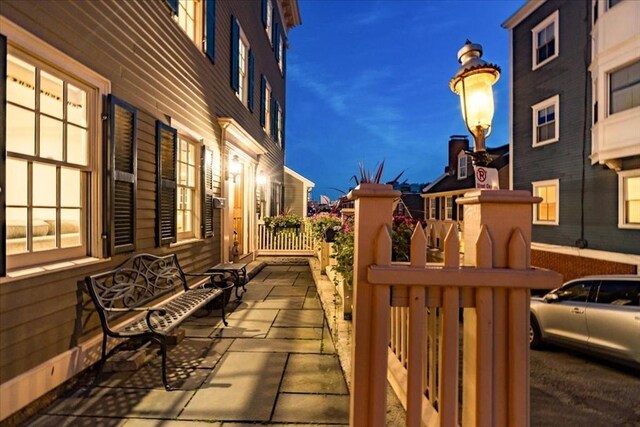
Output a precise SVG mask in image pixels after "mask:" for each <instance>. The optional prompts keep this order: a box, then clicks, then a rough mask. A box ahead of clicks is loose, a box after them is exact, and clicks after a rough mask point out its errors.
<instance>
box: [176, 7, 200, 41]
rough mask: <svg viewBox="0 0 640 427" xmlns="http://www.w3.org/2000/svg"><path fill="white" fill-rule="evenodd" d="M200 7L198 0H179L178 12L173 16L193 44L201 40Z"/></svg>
mask: <svg viewBox="0 0 640 427" xmlns="http://www.w3.org/2000/svg"><path fill="white" fill-rule="evenodd" d="M201 9H202V7H201V5H200V1H199V0H180V1H179V2H178V14H177V16H176V17H175V18H176V20H177V21H178V25H180V27H181V28H182V29H183V30H184V32H185V33H187V36H189V38H190V39H191V40H193V42H194V43H195V44H200V41H201V40H202V31H201V27H202V25H201V22H202V17H201Z"/></svg>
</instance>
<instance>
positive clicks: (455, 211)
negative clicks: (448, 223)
mask: <svg viewBox="0 0 640 427" xmlns="http://www.w3.org/2000/svg"><path fill="white" fill-rule="evenodd" d="M457 198H458V196H453V197H452V198H451V219H452V220H454V221H456V220H457V219H458V205H456V199H457Z"/></svg>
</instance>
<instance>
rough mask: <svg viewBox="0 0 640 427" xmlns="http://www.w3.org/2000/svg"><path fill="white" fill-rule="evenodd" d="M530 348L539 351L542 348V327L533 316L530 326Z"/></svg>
mask: <svg viewBox="0 0 640 427" xmlns="http://www.w3.org/2000/svg"><path fill="white" fill-rule="evenodd" d="M529 348H531V349H533V350H537V349H540V348H542V336H541V335H540V325H538V321H537V320H536V318H535V317H534V316H531V322H530V324H529Z"/></svg>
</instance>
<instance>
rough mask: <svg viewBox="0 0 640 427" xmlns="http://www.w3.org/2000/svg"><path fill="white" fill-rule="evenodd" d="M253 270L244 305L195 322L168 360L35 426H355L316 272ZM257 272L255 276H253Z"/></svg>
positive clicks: (58, 407)
mask: <svg viewBox="0 0 640 427" xmlns="http://www.w3.org/2000/svg"><path fill="white" fill-rule="evenodd" d="M258 264H261V263H252V264H251V265H250V266H249V272H250V275H252V276H253V278H252V279H251V280H250V282H249V283H248V284H247V292H246V293H245V294H244V295H243V298H242V301H235V298H234V297H232V301H231V302H230V303H229V304H228V306H227V314H228V315H227V321H228V323H229V325H228V326H226V327H225V326H224V325H223V324H222V322H221V321H220V311H219V310H212V311H210V312H209V313H206V311H205V314H204V315H202V317H195V316H194V317H191V318H190V319H188V320H187V321H185V322H184V323H183V325H182V329H184V331H185V339H184V340H183V341H182V342H180V343H179V344H178V345H176V346H174V347H172V348H171V349H170V351H169V353H168V360H169V361H168V368H167V375H168V378H169V382H170V383H171V384H172V385H173V386H174V387H175V388H176V390H174V391H165V390H164V387H163V385H162V380H161V364H160V357H159V356H158V355H157V354H155V352H156V351H157V346H156V345H150V346H148V348H147V350H146V351H147V353H148V354H149V355H150V356H149V360H148V361H147V363H146V364H144V365H143V366H142V367H141V368H139V369H138V370H137V371H135V372H115V373H104V374H102V375H101V377H100V379H99V381H98V383H97V385H96V386H94V387H93V388H91V389H87V388H83V387H80V388H78V389H76V390H74V391H71V392H69V393H68V394H67V395H65V396H63V397H60V398H58V399H57V400H56V401H54V402H53V403H52V404H51V405H50V406H49V407H47V408H46V409H45V410H44V411H42V413H41V414H40V415H39V416H38V417H35V418H33V419H31V420H28V422H27V424H25V425H29V426H51V425H55V426H57V427H63V426H91V427H95V426H109V427H110V426H118V427H120V426H125V427H152V426H160V425H161V426H163V427H179V426H188V427H201V426H202V427H204V426H209V427H249V426H252V425H255V423H259V424H261V425H270V426H287V427H295V426H299V427H302V426H309V425H314V426H319V425H331V426H336V425H338V426H339V425H347V424H348V421H349V394H348V389H347V385H346V382H345V379H344V375H343V372H342V369H341V367H340V363H339V360H338V357H337V355H336V350H335V346H334V343H333V340H332V337H331V333H330V330H329V327H328V325H327V322H326V320H325V315H324V312H323V310H322V306H321V304H320V301H319V298H318V292H317V290H316V287H315V283H314V280H313V277H312V274H311V271H310V269H309V267H308V266H307V265H267V266H265V267H264V268H262V269H261V270H260V271H258V270H257V269H256V266H257V265H258ZM252 267H253V270H252Z"/></svg>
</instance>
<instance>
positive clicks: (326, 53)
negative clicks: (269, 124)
mask: <svg viewBox="0 0 640 427" xmlns="http://www.w3.org/2000/svg"><path fill="white" fill-rule="evenodd" d="M522 4H524V0H495V1H473V0H466V1H448V0H441V1H440V0H412V1H404V0H397V1H392V0H383V1H373V0H355V1H351V0H299V5H300V13H301V16H302V25H301V26H299V27H296V28H294V29H292V30H291V31H290V32H289V43H290V46H291V49H290V50H289V52H288V56H287V116H286V120H287V121H286V127H287V137H286V138H287V148H286V150H287V151H286V164H287V166H289V167H290V168H292V169H293V170H295V171H296V172H298V173H300V174H302V175H304V176H305V177H306V178H308V179H310V180H311V181H313V182H315V184H316V186H315V188H314V191H313V197H314V200H318V199H319V196H320V194H327V195H329V196H330V197H331V198H332V199H335V198H336V197H338V196H339V193H338V192H337V191H334V190H331V187H336V188H340V189H343V190H344V191H347V190H348V189H349V187H350V186H353V181H351V179H350V177H351V176H352V175H354V174H357V173H358V164H359V163H360V162H363V163H364V164H365V165H366V166H367V167H368V168H369V169H374V168H375V166H376V164H378V163H379V162H380V161H381V160H383V159H384V160H385V174H384V176H383V178H384V179H392V178H393V177H394V176H395V175H397V174H398V173H399V172H401V171H402V170H405V173H404V175H403V178H402V180H404V179H406V180H408V182H410V183H413V182H420V183H422V182H430V181H433V180H435V179H436V178H437V177H438V176H440V175H441V174H442V172H443V170H444V169H443V168H444V166H445V162H446V161H447V160H446V158H447V141H448V140H449V136H450V135H454V134H467V130H466V128H465V126H464V123H463V121H462V116H461V114H460V101H459V99H458V96H456V95H455V94H453V92H451V91H450V89H449V80H450V79H451V77H453V75H454V74H455V72H456V71H457V69H458V67H459V63H458V61H457V59H458V58H457V52H458V50H459V49H460V48H461V47H462V45H463V44H464V42H465V40H466V39H467V38H468V39H470V40H471V41H472V42H474V43H480V44H481V45H482V46H483V49H484V55H483V59H485V60H486V61H488V62H491V63H495V64H498V65H499V66H500V67H501V68H502V76H501V77H500V80H499V81H498V83H497V84H496V86H494V96H495V108H496V114H495V116H494V119H493V125H494V130H493V134H492V135H491V136H490V137H489V139H488V140H487V145H488V146H489V147H495V146H499V145H502V144H506V143H508V142H509V140H508V126H509V124H508V120H509V106H508V100H509V98H508V97H509V95H508V90H509V77H508V73H509V35H508V32H507V30H505V29H503V28H502V27H501V26H500V25H501V24H502V23H503V22H504V21H505V20H506V19H507V18H509V17H510V16H511V15H512V14H513V13H514V12H515V11H516V10H518V8H519V7H520V6H521V5H522ZM470 139H471V138H470Z"/></svg>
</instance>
